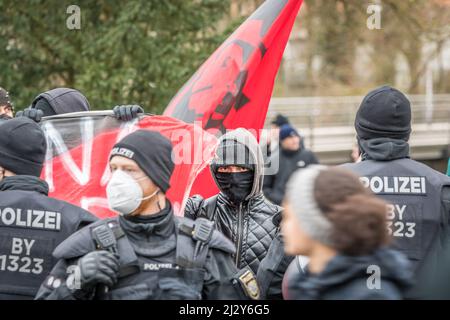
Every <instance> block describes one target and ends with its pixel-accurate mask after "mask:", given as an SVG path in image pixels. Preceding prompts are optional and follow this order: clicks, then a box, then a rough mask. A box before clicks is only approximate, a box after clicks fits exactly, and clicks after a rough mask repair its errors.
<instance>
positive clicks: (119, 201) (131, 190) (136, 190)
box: [106, 170, 159, 216]
mask: <svg viewBox="0 0 450 320" xmlns="http://www.w3.org/2000/svg"><path fill="white" fill-rule="evenodd" d="M144 178H145V177H144ZM158 191H159V190H156V191H155V192H153V193H152V194H151V195H149V196H147V197H143V191H142V188H141V186H140V185H139V183H137V181H136V180H135V179H134V178H133V177H131V176H130V175H129V174H127V173H125V172H124V171H122V170H116V171H114V173H113V174H112V177H111V179H110V180H109V182H108V185H107V186H106V196H107V198H108V205H109V208H110V209H111V210H114V211H116V212H117V213H119V214H120V215H122V216H126V215H129V214H131V213H133V212H134V211H135V210H136V209H137V208H138V207H139V205H140V204H141V202H142V200H146V199H150V198H152V197H153V196H155V195H156V194H157V193H158Z"/></svg>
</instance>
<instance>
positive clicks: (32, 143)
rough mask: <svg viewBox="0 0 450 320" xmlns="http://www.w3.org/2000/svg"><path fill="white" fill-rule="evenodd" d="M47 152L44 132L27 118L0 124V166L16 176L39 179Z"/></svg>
mask: <svg viewBox="0 0 450 320" xmlns="http://www.w3.org/2000/svg"><path fill="white" fill-rule="evenodd" d="M46 151H47V142H46V139H45V136H44V132H43V131H42V129H41V128H40V127H39V125H38V124H37V123H35V122H34V121H33V120H31V119H29V118H27V117H19V118H14V119H11V120H8V121H4V122H2V123H1V124H0V166H2V167H3V168H5V169H7V170H9V171H12V172H14V173H15V174H17V175H32V176H36V177H39V176H40V175H41V171H42V166H43V164H44V160H45V153H46Z"/></svg>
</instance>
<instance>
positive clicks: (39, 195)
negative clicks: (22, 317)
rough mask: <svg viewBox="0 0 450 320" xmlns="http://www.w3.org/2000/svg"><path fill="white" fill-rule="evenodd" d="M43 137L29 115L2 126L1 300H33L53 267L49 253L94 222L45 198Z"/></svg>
mask: <svg viewBox="0 0 450 320" xmlns="http://www.w3.org/2000/svg"><path fill="white" fill-rule="evenodd" d="M45 152H46V140H45V136H44V133H43V132H42V130H41V129H40V128H39V126H38V125H37V124H36V123H35V122H33V121H32V120H30V119H28V118H16V119H12V120H8V121H4V122H2V123H1V124H0V191H1V192H0V299H32V298H33V297H34V296H35V294H36V293H37V291H38V289H39V286H40V284H41V283H42V281H43V280H44V279H45V277H46V276H47V274H48V273H49V272H50V271H51V269H52V268H53V265H54V262H55V261H54V260H53V258H52V252H53V250H54V249H55V248H56V246H57V245H58V244H59V243H61V242H62V241H63V240H64V239H66V238H67V237H68V236H69V235H71V234H72V233H74V232H75V231H77V229H79V228H80V227H83V226H85V225H86V224H88V223H91V222H93V221H95V220H96V218H95V217H94V216H93V215H91V214H90V213H89V212H87V211H85V210H82V209H81V208H78V207H76V206H73V205H71V204H69V203H66V202H64V201H60V200H57V199H52V198H49V197H48V196H47V194H48V185H47V183H46V182H45V181H43V180H41V179H39V176H40V174H41V170H42V166H43V163H44V159H45Z"/></svg>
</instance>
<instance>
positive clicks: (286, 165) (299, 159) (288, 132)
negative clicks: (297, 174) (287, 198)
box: [263, 124, 318, 205]
mask: <svg viewBox="0 0 450 320" xmlns="http://www.w3.org/2000/svg"><path fill="white" fill-rule="evenodd" d="M269 162H270V165H271V167H272V168H276V167H278V171H277V172H276V173H275V174H266V175H265V176H264V187H263V190H264V195H265V196H266V197H267V198H268V199H269V200H270V201H272V202H273V203H275V204H277V205H281V201H282V200H283V197H284V192H285V189H286V183H287V181H288V180H289V178H290V177H291V175H292V173H293V172H294V171H295V170H297V169H299V168H306V167H307V166H308V165H310V164H316V163H318V161H317V158H316V156H315V155H314V153H312V152H311V151H310V150H308V149H306V148H305V147H304V144H303V139H302V137H300V135H299V134H298V132H297V130H295V129H294V128H293V127H291V125H289V124H284V125H282V126H281V128H280V148H279V150H277V152H273V153H272V155H271V156H270V158H269Z"/></svg>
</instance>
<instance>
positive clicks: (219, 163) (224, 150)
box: [211, 140, 255, 172]
mask: <svg viewBox="0 0 450 320" xmlns="http://www.w3.org/2000/svg"><path fill="white" fill-rule="evenodd" d="M226 166H237V167H242V168H246V169H249V170H253V171H254V170H255V163H254V161H253V158H252V156H251V155H250V151H249V150H248V148H247V146H245V145H243V144H242V143H240V142H237V141H236V140H222V141H221V142H220V144H219V145H218V146H217V150H216V156H215V157H214V159H213V161H212V163H211V168H212V169H213V171H214V172H217V170H218V169H219V167H226Z"/></svg>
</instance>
